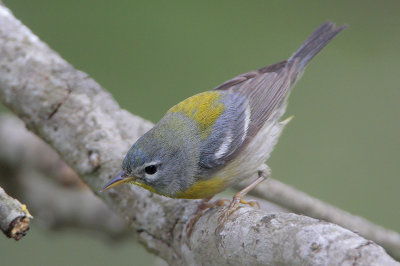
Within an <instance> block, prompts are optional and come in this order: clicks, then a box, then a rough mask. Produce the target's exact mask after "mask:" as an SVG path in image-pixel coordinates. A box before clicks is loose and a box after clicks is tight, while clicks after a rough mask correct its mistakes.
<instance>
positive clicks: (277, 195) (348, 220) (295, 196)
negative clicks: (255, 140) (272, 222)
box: [236, 179, 400, 259]
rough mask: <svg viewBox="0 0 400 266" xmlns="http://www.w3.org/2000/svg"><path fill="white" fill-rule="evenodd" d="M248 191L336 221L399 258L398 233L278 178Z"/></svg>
mask: <svg viewBox="0 0 400 266" xmlns="http://www.w3.org/2000/svg"><path fill="white" fill-rule="evenodd" d="M248 183H249V182H248V181H246V182H243V184H239V185H237V186H236V187H237V188H239V189H240V188H242V187H245V186H246V185H247V184H248ZM251 194H252V195H254V196H256V197H259V198H262V199H265V200H268V201H271V202H274V203H276V204H279V205H281V206H283V207H285V208H287V209H289V210H291V211H293V212H295V213H298V214H303V215H307V216H310V217H313V218H316V219H321V220H324V221H328V222H331V223H335V224H337V225H340V226H343V227H344V228H347V229H349V230H351V231H353V232H357V233H358V234H359V235H361V236H363V237H365V238H367V239H369V240H372V241H374V242H376V243H377V244H379V245H381V246H382V247H383V248H385V250H386V251H387V252H388V253H389V254H391V255H392V256H393V257H394V258H397V259H399V258H400V234H399V233H397V232H394V231H392V230H389V229H386V228H384V227H382V226H379V225H376V224H374V223H372V222H370V221H368V220H367V219H365V218H363V217H360V216H357V215H353V214H351V213H348V212H346V211H343V210H341V209H339V208H337V207H334V206H332V205H330V204H328V203H325V202H323V201H321V200H319V199H316V198H314V197H311V196H309V195H307V194H306V193H304V192H301V191H299V190H297V189H295V188H293V187H290V186H288V185H286V184H283V183H282V182H279V181H278V180H274V179H269V180H268V181H267V182H264V183H261V184H260V185H258V186H257V187H256V188H255V189H253V190H252V191H251Z"/></svg>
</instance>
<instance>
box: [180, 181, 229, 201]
mask: <svg viewBox="0 0 400 266" xmlns="http://www.w3.org/2000/svg"><path fill="white" fill-rule="evenodd" d="M226 181H227V180H226V178H223V177H220V176H216V177H212V178H210V179H206V180H201V181H198V182H196V183H195V184H193V185H192V186H191V187H189V188H188V189H186V190H185V191H181V192H179V193H178V194H177V195H176V197H177V198H180V199H204V198H209V197H211V196H214V195H215V194H218V193H219V192H221V191H223V190H225V189H226V188H227V187H228V186H229V183H228V182H226Z"/></svg>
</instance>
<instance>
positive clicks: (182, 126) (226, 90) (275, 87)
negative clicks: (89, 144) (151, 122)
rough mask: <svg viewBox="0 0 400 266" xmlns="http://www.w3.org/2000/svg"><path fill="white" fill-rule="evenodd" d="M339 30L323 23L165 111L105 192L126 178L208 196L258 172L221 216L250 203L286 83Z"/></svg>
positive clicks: (279, 125)
mask: <svg viewBox="0 0 400 266" xmlns="http://www.w3.org/2000/svg"><path fill="white" fill-rule="evenodd" d="M345 28H346V26H341V27H336V26H335V25H334V24H333V23H331V22H326V23H324V24H322V25H321V26H320V27H318V28H317V29H316V30H315V31H314V32H313V33H312V34H311V35H310V37H309V38H308V39H307V40H306V41H305V42H304V43H303V45H302V46H301V47H300V48H299V49H298V50H297V51H296V52H295V53H294V54H293V55H292V56H291V57H290V58H289V59H288V60H285V61H282V62H279V63H276V64H273V65H270V66H266V67H263V68H260V69H258V70H256V71H250V72H247V73H245V74H241V75H239V76H237V77H235V78H233V79H231V80H229V81H227V82H225V83H223V84H222V85H220V86H218V87H216V88H215V89H213V90H211V91H207V92H203V93H200V94H197V95H194V96H192V97H190V98H188V99H186V100H184V101H182V102H180V103H178V104H177V105H175V106H174V107H172V108H171V109H169V110H168V112H167V113H166V114H165V116H164V117H163V118H162V119H161V120H160V121H159V122H158V123H157V124H156V125H155V126H154V127H153V128H152V129H151V130H150V131H148V132H147V133H146V134H144V135H143V136H142V137H141V138H139V140H138V141H137V142H136V143H135V144H133V146H132V147H131V148H130V150H129V151H128V153H127V155H126V157H125V159H124V161H123V163H122V171H121V172H120V173H119V174H118V175H117V176H116V177H115V178H113V179H112V180H111V181H110V182H109V183H107V184H106V185H105V186H104V188H103V190H106V189H109V188H111V187H114V186H116V185H119V184H122V183H128V182H129V183H133V184H135V185H138V186H141V187H143V188H145V189H148V190H150V191H152V192H154V193H157V194H161V195H164V196H167V197H171V198H185V199H210V198H211V197H212V196H214V195H215V194H217V193H219V192H221V191H223V190H224V189H226V188H228V187H230V186H232V185H233V184H236V183H238V182H240V181H242V180H244V179H245V178H248V177H252V176H254V175H256V174H257V175H258V178H257V179H256V180H255V181H254V182H253V183H252V184H251V185H249V186H248V187H246V188H245V189H243V190H242V191H240V192H239V193H237V194H236V195H235V196H234V198H233V200H232V202H231V204H230V206H229V208H228V209H227V211H226V212H225V216H228V215H229V214H230V213H232V212H233V211H234V210H235V209H237V208H238V206H239V203H240V202H241V203H248V202H245V201H244V200H243V199H242V197H243V196H244V195H245V194H246V193H247V192H248V191H250V190H251V189H252V188H254V187H255V186H256V185H257V184H258V183H260V182H261V181H263V180H264V179H265V178H267V177H268V175H269V171H267V168H266V166H265V161H266V160H267V159H268V157H269V155H270V153H271V151H272V149H273V147H274V145H275V144H276V142H277V140H278V137H279V135H280V134H281V132H282V130H283V128H284V126H285V125H286V123H287V122H288V120H285V121H280V119H281V117H282V115H283V114H284V112H285V109H286V102H287V98H288V96H289V93H290V91H291V88H292V87H293V85H294V84H295V82H296V81H297V80H298V79H299V78H300V76H301V73H302V70H303V69H304V67H305V66H306V65H307V64H308V62H309V61H310V60H311V59H312V58H313V57H314V56H315V55H316V54H317V53H318V52H319V51H320V50H321V49H322V48H324V47H325V45H327V44H328V43H329V42H330V41H331V40H332V39H333V38H334V37H335V36H336V35H337V34H338V33H339V32H341V31H342V30H343V29H345ZM250 204H251V203H250Z"/></svg>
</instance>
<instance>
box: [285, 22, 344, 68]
mask: <svg viewBox="0 0 400 266" xmlns="http://www.w3.org/2000/svg"><path fill="white" fill-rule="evenodd" d="M345 28H347V25H343V26H340V27H336V25H335V24H334V23H332V22H325V23H324V24H322V25H321V26H319V27H318V29H316V30H315V31H314V32H313V33H312V34H311V35H310V37H308V39H307V40H306V41H305V42H304V43H303V45H302V46H301V47H300V48H299V49H298V50H297V51H296V52H295V53H294V54H293V55H292V56H291V57H290V58H289V60H288V61H289V62H290V61H295V60H296V61H297V64H298V65H297V72H300V71H301V70H302V69H303V68H304V67H305V66H306V65H307V64H308V62H310V60H311V59H312V58H313V57H314V56H315V55H316V54H318V52H319V51H321V50H322V48H324V47H325V46H326V45H327V44H328V43H329V42H330V41H331V40H332V39H333V38H334V37H335V36H336V35H337V34H338V33H339V32H341V31H342V30H344V29H345Z"/></svg>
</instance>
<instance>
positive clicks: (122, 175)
mask: <svg viewBox="0 0 400 266" xmlns="http://www.w3.org/2000/svg"><path fill="white" fill-rule="evenodd" d="M132 180H135V177H133V176H128V174H127V173H126V172H125V171H121V172H119V174H118V175H117V176H116V177H114V178H113V179H111V180H110V182H108V183H107V184H106V185H105V186H104V187H103V189H102V190H101V192H103V191H105V190H107V189H110V188H112V187H115V186H118V185H121V184H123V183H128V182H130V181H132Z"/></svg>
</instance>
